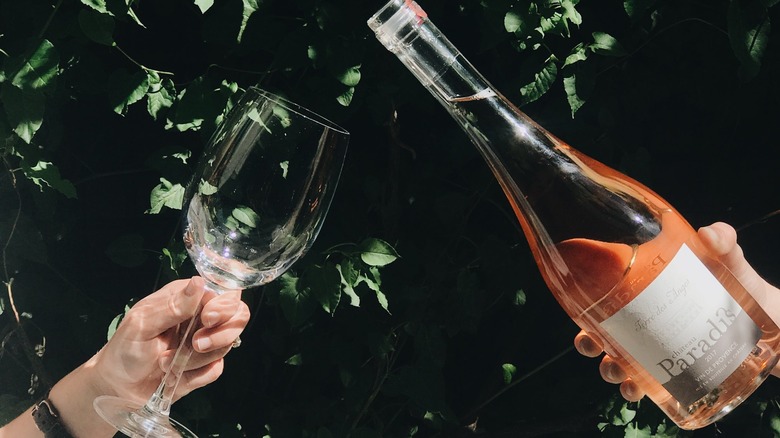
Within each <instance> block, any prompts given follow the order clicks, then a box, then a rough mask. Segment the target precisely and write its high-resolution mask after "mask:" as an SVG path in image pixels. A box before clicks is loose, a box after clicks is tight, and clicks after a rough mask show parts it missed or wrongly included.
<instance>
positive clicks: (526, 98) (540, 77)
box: [520, 57, 558, 105]
mask: <svg viewBox="0 0 780 438" xmlns="http://www.w3.org/2000/svg"><path fill="white" fill-rule="evenodd" d="M557 76H558V65H557V64H556V59H555V57H550V58H549V59H548V60H547V62H546V63H545V64H544V66H543V67H542V70H541V71H540V72H539V73H536V74H535V75H534V81H533V82H531V83H530V84H527V85H524V86H523V87H521V88H520V96H521V104H523V105H525V104H528V103H531V102H533V101H535V100H537V99H539V98H540V97H542V96H543V95H544V94H545V93H547V91H548V90H549V89H550V87H551V86H552V84H553V82H555V78H556V77H557Z"/></svg>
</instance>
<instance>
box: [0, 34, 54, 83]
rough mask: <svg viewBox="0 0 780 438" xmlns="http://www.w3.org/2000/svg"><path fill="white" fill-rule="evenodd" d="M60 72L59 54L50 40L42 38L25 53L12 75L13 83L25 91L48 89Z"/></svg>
mask: <svg viewBox="0 0 780 438" xmlns="http://www.w3.org/2000/svg"><path fill="white" fill-rule="evenodd" d="M58 73H59V55H58V54H57V50H56V49H55V48H54V45H52V43H51V42H49V40H41V42H40V44H38V46H37V47H36V48H35V49H33V50H32V51H31V52H29V53H27V54H25V55H24V57H23V59H22V60H21V65H20V66H19V67H18V69H17V70H16V71H15V72H14V73H13V74H12V75H10V77H11V83H12V84H13V85H15V86H16V87H18V88H19V89H21V90H24V91H37V90H46V89H48V88H49V87H50V86H51V85H52V84H53V83H54V82H55V80H56V78H57V74H58Z"/></svg>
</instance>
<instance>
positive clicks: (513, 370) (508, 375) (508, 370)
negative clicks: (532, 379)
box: [501, 363, 517, 385]
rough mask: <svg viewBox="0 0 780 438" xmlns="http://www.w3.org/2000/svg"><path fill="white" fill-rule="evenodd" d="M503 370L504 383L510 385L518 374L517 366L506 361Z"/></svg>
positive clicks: (502, 366)
mask: <svg viewBox="0 0 780 438" xmlns="http://www.w3.org/2000/svg"><path fill="white" fill-rule="evenodd" d="M501 371H502V374H503V375H504V385H509V384H510V383H512V380H513V379H514V378H515V374H517V367H516V366H514V365H512V364H511V363H505V364H503V365H501Z"/></svg>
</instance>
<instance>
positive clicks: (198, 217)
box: [94, 87, 349, 438]
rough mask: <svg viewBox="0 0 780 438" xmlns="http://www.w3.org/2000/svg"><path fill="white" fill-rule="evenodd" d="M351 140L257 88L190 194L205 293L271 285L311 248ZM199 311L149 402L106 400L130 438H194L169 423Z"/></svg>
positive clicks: (102, 402)
mask: <svg viewBox="0 0 780 438" xmlns="http://www.w3.org/2000/svg"><path fill="white" fill-rule="evenodd" d="M348 140H349V133H348V132H347V131H345V130H344V129H342V128H340V127H339V126H337V125H335V124H333V123H332V122H330V121H328V120H326V119H324V118H323V117H321V116H319V115H317V114H315V113H313V112H311V111H309V110H307V109H305V108H303V107H301V106H299V105H296V104H294V103H292V102H290V101H288V100H286V99H284V98H282V97H279V96H276V95H274V94H271V93H269V92H267V91H264V90H261V89H259V88H255V87H252V88H249V89H248V90H247V91H246V92H245V93H244V95H243V96H242V98H241V99H240V100H239V102H238V103H237V104H236V106H235V107H234V108H233V109H232V110H231V111H230V112H229V114H228V115H227V116H226V118H225V119H224V121H223V122H222V123H221V124H220V126H219V127H218V128H217V130H216V132H215V133H214V134H213V135H212V137H211V140H210V141H209V144H208V145H207V148H206V150H205V151H204V155H203V157H202V158H201V160H200V162H199V164H198V166H197V168H196V170H195V173H194V176H193V179H192V181H191V182H190V184H189V186H188V188H187V190H186V192H185V198H184V199H185V203H184V207H183V212H184V223H185V231H184V237H183V238H184V243H185V246H186V247H187V250H188V252H189V254H190V257H191V259H192V261H193V263H194V264H195V267H196V268H197V270H198V272H199V273H200V275H201V276H202V277H203V278H204V280H205V282H206V288H207V289H210V290H213V291H214V292H215V293H217V294H219V293H222V292H224V291H226V290H231V289H247V288H250V287H253V286H258V285H262V284H266V283H268V282H270V281H272V280H274V279H275V278H277V277H279V276H280V275H282V274H283V273H284V272H285V271H286V270H287V269H288V268H289V267H290V266H291V265H292V264H293V263H294V262H295V261H296V260H298V259H299V258H300V257H301V256H303V254H304V253H305V252H306V251H307V250H308V249H309V247H310V246H311V245H312V243H313V242H314V239H315V238H316V237H317V234H318V232H319V230H320V228H321V227H322V223H323V220H324V219H325V216H326V214H327V211H328V208H329V206H330V202H331V199H332V198H333V193H334V191H335V189H336V185H337V184H338V180H339V176H340V174H341V168H342V164H343V162H344V155H345V153H346V149H347V143H348ZM199 313H200V311H198V313H197V314H196V316H195V317H194V318H192V320H191V321H190V323H189V325H188V327H187V329H186V330H185V332H184V335H183V336H182V339H181V341H180V342H179V347H178V349H177V351H176V353H175V355H174V359H173V363H172V366H171V369H170V370H169V371H168V372H167V373H166V375H165V377H164V378H163V380H162V382H161V384H160V386H159V388H158V389H157V391H156V392H155V393H154V394H153V395H152V397H151V398H150V399H149V400H148V401H147V402H146V404H144V405H142V406H141V405H139V404H138V403H136V402H133V401H132V400H126V399H123V398H119V397H111V396H102V397H98V398H97V399H95V402H94V406H95V409H96V410H97V412H98V413H99V414H100V416H101V417H103V419H105V420H106V421H108V422H109V423H111V424H112V425H113V426H114V427H116V428H117V430H119V431H121V432H122V433H124V434H126V435H129V436H131V437H155V438H158V437H184V438H189V437H194V438H197V436H196V435H195V434H194V433H193V432H191V431H190V430H188V429H187V428H186V427H185V426H183V425H182V424H181V423H179V422H177V421H175V420H173V419H171V418H170V417H169V413H170V408H171V404H172V402H173V394H174V391H175V390H176V385H177V384H178V382H179V378H180V377H181V375H182V373H183V372H184V367H185V365H186V363H187V360H188V359H189V357H190V355H191V354H192V335H193V333H194V332H195V331H196V330H197V328H198V327H199V326H200V322H199V320H200V318H199V316H198V314H199Z"/></svg>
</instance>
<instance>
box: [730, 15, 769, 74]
mask: <svg viewBox="0 0 780 438" xmlns="http://www.w3.org/2000/svg"><path fill="white" fill-rule="evenodd" d="M742 3H744V5H743V4H742ZM769 30H770V21H769V14H768V10H767V8H766V7H765V6H763V5H761V4H760V2H740V1H739V0H731V1H730V2H729V10H728V33H729V41H730V42H731V48H732V50H733V51H734V55H735V56H736V57H737V59H738V60H739V63H740V71H739V73H740V79H741V80H742V81H743V82H747V81H749V80H751V79H753V78H754V77H755V76H756V75H758V72H759V70H760V69H761V58H762V57H763V56H764V52H765V51H766V47H767V43H768V41H769Z"/></svg>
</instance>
